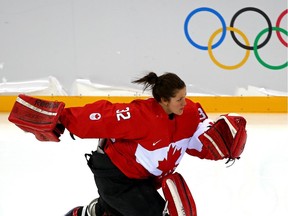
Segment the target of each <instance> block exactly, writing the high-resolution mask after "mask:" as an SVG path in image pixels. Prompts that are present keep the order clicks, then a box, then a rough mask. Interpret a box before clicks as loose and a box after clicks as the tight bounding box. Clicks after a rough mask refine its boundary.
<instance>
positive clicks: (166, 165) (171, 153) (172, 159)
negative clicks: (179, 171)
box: [157, 145, 181, 173]
mask: <svg viewBox="0 0 288 216" xmlns="http://www.w3.org/2000/svg"><path fill="white" fill-rule="evenodd" d="M180 155H181V149H179V150H177V149H176V148H175V147H172V145H171V146H170V147H169V150H168V153H167V158H164V160H162V161H159V165H158V167H157V168H158V169H159V170H161V171H163V173H169V172H172V171H173V170H174V168H175V167H176V161H177V160H178V158H179V157H180Z"/></svg>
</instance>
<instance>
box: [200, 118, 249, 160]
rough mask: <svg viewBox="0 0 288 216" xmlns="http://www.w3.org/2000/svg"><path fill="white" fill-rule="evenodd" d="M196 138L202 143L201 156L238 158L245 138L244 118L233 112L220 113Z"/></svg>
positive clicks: (214, 158) (208, 157) (206, 157)
mask: <svg viewBox="0 0 288 216" xmlns="http://www.w3.org/2000/svg"><path fill="white" fill-rule="evenodd" d="M198 139H199V141H200V142H201V143H202V145H203V146H202V150H201V152H202V156H203V155H204V156H203V157H202V158H205V159H211V160H220V159H224V158H228V161H227V162H229V161H230V160H235V159H239V158H240V155H241V154H242V152H243V150H244V147H245V144H246V139H247V132H246V120H245V118H244V117H242V116H240V115H238V114H234V113H230V114H225V115H221V116H220V117H219V118H218V119H217V120H216V121H215V123H214V124H212V125H211V126H209V127H208V130H206V131H205V132H204V133H202V134H201V135H200V136H198Z"/></svg>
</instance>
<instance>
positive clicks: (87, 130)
mask: <svg viewBox="0 0 288 216" xmlns="http://www.w3.org/2000/svg"><path fill="white" fill-rule="evenodd" d="M186 102H187V104H186V106H185V108H184V112H183V114H182V115H174V116H173V118H171V117H170V118H169V116H168V115H167V113H165V111H164V110H163V108H162V107H161V105H160V104H159V103H158V102H157V101H156V100H155V99H153V98H150V99H147V100H134V101H132V102H131V103H111V102H109V101H106V100H100V101H97V102H95V103H92V104H87V105H85V106H84V107H71V108H65V109H64V111H63V112H62V114H61V116H60V121H61V123H62V124H63V125H64V126H65V127H66V128H67V129H68V130H69V131H70V132H71V133H73V134H75V135H76V136H78V137H80V138H110V139H109V140H108V143H107V144H106V146H105V153H106V154H107V155H108V156H109V158H110V159H111V160H112V162H113V163H114V164H115V165H116V166H117V167H118V168H119V169H120V170H121V171H122V172H123V173H124V174H125V175H126V176H128V177H130V178H138V179H140V178H148V177H152V176H157V177H159V178H161V177H162V176H165V175H167V174H168V173H171V172H173V171H174V170H175V169H176V167H177V165H178V164H179V162H180V160H181V159H182V157H183V155H184V153H185V152H187V151H189V149H190V150H191V149H193V148H194V147H193V146H191V142H190V140H191V137H192V136H193V134H194V132H195V131H196V129H197V127H198V124H199V123H200V122H201V120H202V119H201V115H199V110H198V106H197V104H196V103H194V102H192V101H191V100H189V99H187V98H186ZM200 114H201V113H200ZM202 114H203V112H202ZM202 117H203V118H205V116H202ZM189 145H190V146H189Z"/></svg>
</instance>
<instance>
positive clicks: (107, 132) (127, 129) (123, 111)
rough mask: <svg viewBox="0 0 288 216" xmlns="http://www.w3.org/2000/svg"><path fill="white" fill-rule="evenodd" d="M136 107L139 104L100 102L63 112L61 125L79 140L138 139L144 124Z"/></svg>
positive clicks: (142, 131)
mask: <svg viewBox="0 0 288 216" xmlns="http://www.w3.org/2000/svg"><path fill="white" fill-rule="evenodd" d="M136 106H138V104H137V103H132V102H131V103H111V102H109V101H106V100H99V101H96V102H94V103H92V104H87V105H85V106H83V107H70V108H65V109H64V110H63V112H62V113H61V116H60V121H61V123H62V124H63V125H64V126H65V128H67V130H68V131H70V132H71V133H72V134H74V135H76V136H78V137H80V138H115V139H117V138H126V139H137V138H140V137H143V136H145V133H146V130H145V127H147V123H145V122H143V121H144V119H143V115H142V114H141V109H139V107H136ZM142 119H143V120H142ZM140 123H141V124H140Z"/></svg>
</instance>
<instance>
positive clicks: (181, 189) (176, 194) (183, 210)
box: [162, 172, 197, 216]
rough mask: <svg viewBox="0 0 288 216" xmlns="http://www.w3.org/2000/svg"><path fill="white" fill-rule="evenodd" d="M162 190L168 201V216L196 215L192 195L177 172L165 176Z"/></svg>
mask: <svg viewBox="0 0 288 216" xmlns="http://www.w3.org/2000/svg"><path fill="white" fill-rule="evenodd" d="M162 190H163V193H164V196H165V199H166V200H167V202H168V211H169V215H170V216H197V212H196V205H195V202H194V199H193V196H192V194H191V192H190V190H189V188H188V185H187V184H186V182H185V180H184V178H183V177H182V176H181V175H180V174H179V173H177V172H176V173H174V174H171V175H169V176H167V177H165V178H164V180H163V182H162Z"/></svg>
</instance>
